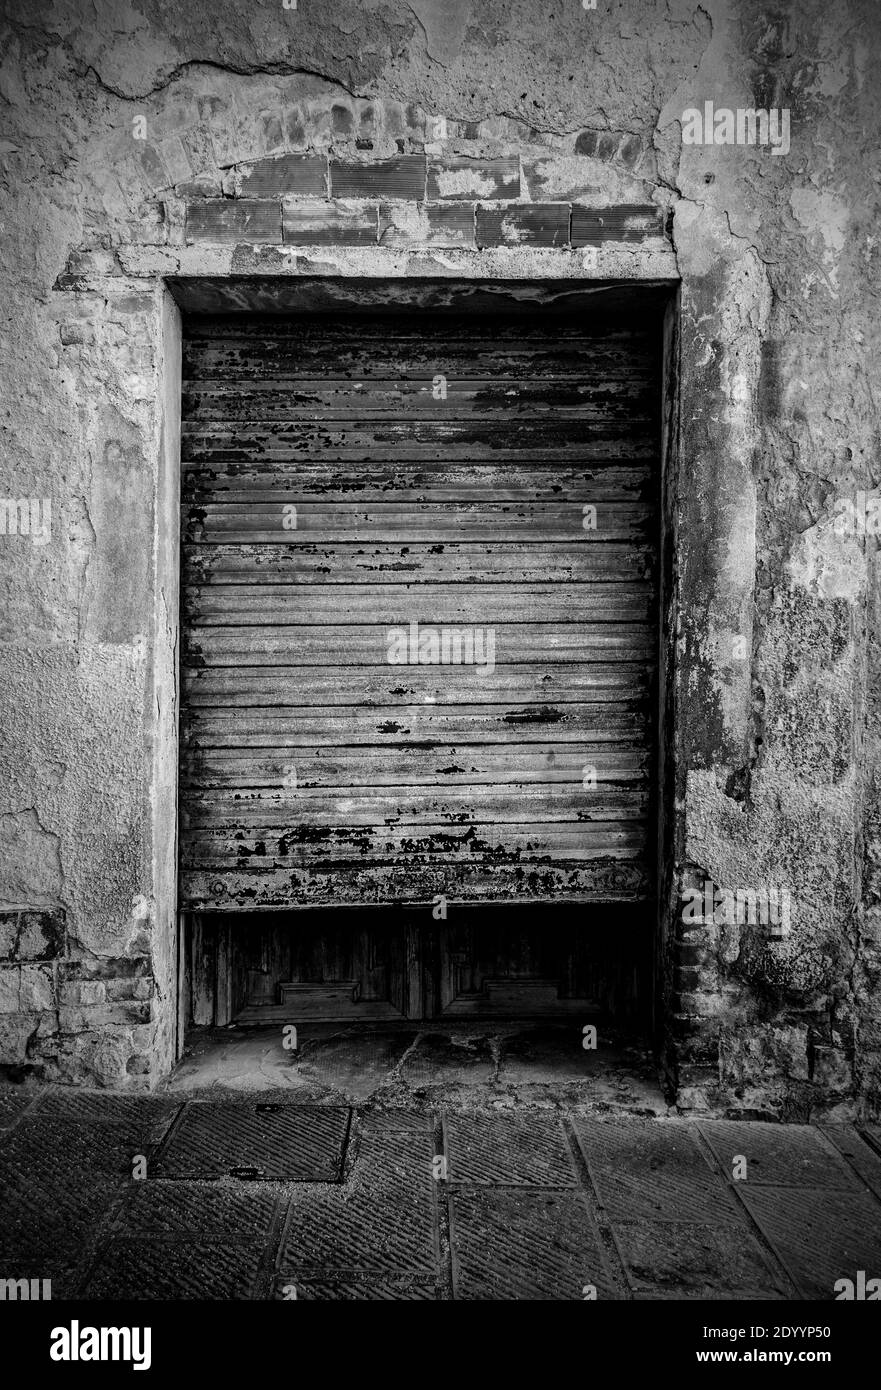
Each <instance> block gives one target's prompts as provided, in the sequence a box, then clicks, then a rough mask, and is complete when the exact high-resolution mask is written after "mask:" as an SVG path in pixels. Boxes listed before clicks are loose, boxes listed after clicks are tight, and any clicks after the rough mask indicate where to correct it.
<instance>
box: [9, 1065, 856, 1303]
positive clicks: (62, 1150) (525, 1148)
mask: <svg viewBox="0 0 881 1390" xmlns="http://www.w3.org/2000/svg"><path fill="white" fill-rule="evenodd" d="M29 1089H30V1088H29ZM0 1094H2V1092H0ZM23 1099H26V1104H25V1105H24V1106H23V1105H22V1103H21V1102H22V1100H23ZM33 1099H34V1093H33V1091H31V1092H30V1094H28V1095H27V1096H25V1094H24V1092H21V1093H18V1094H14V1095H13V1103H12V1104H10V1105H9V1106H8V1107H7V1114H8V1115H11V1116H12V1119H11V1122H10V1123H9V1125H8V1126H7V1127H6V1128H2V1127H0V1278H3V1279H6V1278H14V1279H22V1278H28V1279H30V1278H39V1279H44V1278H50V1279H51V1280H52V1287H53V1295H54V1296H55V1297H56V1298H60V1297H64V1296H74V1295H76V1294H77V1293H78V1292H82V1291H83V1290H86V1292H87V1293H88V1296H89V1297H91V1298H105V1297H133V1298H151V1297H155V1298H172V1299H178V1298H180V1299H218V1298H257V1299H263V1298H276V1299H284V1298H285V1292H284V1290H285V1286H286V1285H288V1286H293V1287H294V1288H295V1290H296V1296H297V1298H298V1299H299V1298H305V1299H307V1300H310V1301H316V1300H318V1301H328V1300H332V1301H352V1300H358V1299H365V1300H369V1301H395V1300H400V1301H412V1300H418V1301H432V1300H435V1299H441V1300H445V1299H449V1298H450V1297H452V1296H455V1297H456V1298H459V1299H464V1300H471V1301H473V1300H478V1301H485V1300H495V1299H501V1300H508V1299H533V1298H537V1299H542V1300H556V1299H562V1300H564V1301H570V1300H572V1299H582V1298H583V1297H584V1292H583V1291H584V1286H585V1285H591V1284H592V1285H594V1286H596V1289H597V1296H598V1297H599V1298H617V1299H621V1298H632V1299H636V1300H639V1301H649V1300H659V1299H677V1300H680V1299H707V1300H720V1299H735V1300H739V1299H752V1298H755V1299H762V1300H775V1299H777V1300H779V1299H783V1300H790V1301H791V1300H799V1299H801V1298H822V1299H829V1298H832V1297H834V1292H833V1288H834V1284H835V1282H836V1281H837V1280H839V1279H844V1278H849V1279H854V1280H855V1279H856V1277H857V1275H858V1273H859V1271H860V1270H863V1271H865V1277H866V1278H875V1277H881V1152H879V1151H878V1150H876V1149H875V1148H874V1147H873V1142H871V1141H873V1139H874V1137H876V1136H874V1134H873V1133H872V1132H869V1131H867V1130H865V1129H863V1130H862V1132H859V1133H858V1132H857V1130H856V1129H854V1128H853V1127H848V1126H829V1127H827V1129H828V1132H827V1133H823V1132H821V1131H820V1130H819V1129H817V1128H808V1127H804V1126H795V1125H771V1124H767V1123H764V1122H762V1123H756V1122H749V1121H748V1122H736V1121H717V1120H704V1121H700V1122H695V1121H687V1120H680V1119H675V1120H671V1119H651V1118H641V1117H638V1116H634V1115H632V1114H630V1115H621V1114H618V1115H614V1116H607V1117H602V1118H600V1117H588V1116H586V1115H585V1114H583V1113H582V1114H578V1113H573V1112H572V1111H571V1110H567V1109H566V1107H565V1106H561V1107H559V1108H557V1109H550V1108H544V1107H536V1108H529V1107H525V1106H523V1105H520V1104H518V1105H517V1106H512V1107H511V1108H505V1109H501V1108H499V1109H486V1108H482V1109H476V1108H473V1107H472V1108H471V1109H468V1110H464V1109H461V1108H458V1107H452V1106H448V1108H447V1111H446V1114H445V1115H441V1114H439V1113H437V1112H435V1111H434V1110H432V1109H431V1107H430V1106H429V1105H427V1104H425V1103H423V1104H422V1105H421V1106H420V1108H418V1109H417V1108H413V1101H412V1097H411V1098H410V1100H409V1101H408V1105H409V1108H402V1109H397V1110H394V1109H388V1108H378V1107H377V1108H373V1109H371V1108H368V1109H367V1110H364V1111H362V1112H360V1113H359V1114H356V1115H354V1116H353V1117H352V1118H351V1122H350V1115H349V1111H348V1108H347V1107H342V1106H338V1105H311V1106H308V1107H307V1106H303V1105H302V1104H295V1103H294V1102H293V1100H292V1097H291V1094H290V1092H285V1091H283V1090H282V1091H279V1090H278V1089H276V1090H269V1091H261V1092H259V1093H257V1092H251V1093H249V1094H248V1093H240V1094H239V1093H237V1094H235V1095H233V1096H226V1095H225V1096H224V1098H223V1102H222V1103H221V1102H219V1100H218V1097H217V1093H216V1092H214V1093H212V1099H211V1100H210V1101H207V1102H206V1101H187V1100H186V1097H185V1096H183V1095H178V1096H174V1097H169V1096H167V1095H166V1096H160V1097H156V1096H137V1097H136V1096H114V1095H112V1094H104V1093H76V1092H69V1093H63V1092H59V1091H46V1092H44V1093H43V1094H41V1095H38V1096H37V1101H36V1104H32V1101H33ZM190 1116H193V1117H194V1128H193V1130H192V1131H188V1128H187V1124H185V1123H184V1121H185V1120H186V1119H187V1118H188V1117H190ZM279 1117H280V1118H279ZM258 1122H259V1123H258ZM181 1131H183V1137H184V1139H185V1140H186V1143H184V1144H182V1145H181V1146H180V1148H179V1149H178V1150H177V1152H176V1151H175V1148H174V1144H173V1140H174V1137H175V1135H176V1134H178V1133H180V1132H181ZM573 1133H574V1135H575V1136H576V1137H577V1148H576V1146H575V1140H574V1139H573V1140H571V1141H570V1137H569V1136H570V1135H571V1134H573ZM255 1134H256V1135H257V1142H256V1144H255V1142H254V1135H255ZM163 1135H164V1136H165V1137H164V1139H162V1136H163ZM157 1139H161V1148H160V1149H159V1151H158V1155H157V1157H158V1159H159V1160H161V1159H162V1158H163V1157H164V1158H165V1159H166V1161H168V1159H169V1155H170V1162H169V1169H170V1171H171V1172H172V1173H177V1172H185V1173H186V1176H177V1175H175V1176H173V1177H163V1176H161V1175H157V1171H158V1173H159V1174H161V1171H162V1170H161V1167H159V1165H158V1163H157V1162H155V1161H154V1154H155V1153H156V1151H155V1150H154V1149H153V1147H152V1145H153V1144H154V1143H155V1142H156V1141H157ZM197 1141H202V1149H201V1154H202V1157H201V1158H200V1159H199V1162H198V1163H196V1164H192V1163H189V1161H188V1146H189V1145H195V1147H196V1148H197V1149H198V1143H197ZM138 1153H143V1154H145V1155H146V1156H147V1159H148V1177H147V1179H146V1180H144V1181H138V1180H134V1179H133V1175H132V1160H133V1157H134V1155H135V1154H138ZM206 1154H207V1161H206V1159H205V1155H206ZM737 1154H743V1155H744V1156H745V1157H746V1158H747V1179H746V1180H745V1181H733V1180H732V1177H731V1161H732V1159H733V1157H734V1156H735V1155H737ZM439 1156H445V1157H446V1158H447V1160H448V1171H447V1180H445V1179H444V1176H443V1172H442V1171H438V1170H437V1167H436V1164H435V1160H436V1159H437V1157H439ZM243 1159H244V1160H245V1162H247V1160H248V1159H250V1160H251V1163H252V1164H253V1166H252V1167H245V1168H243V1169H240V1170H239V1171H240V1172H241V1173H242V1176H241V1177H230V1176H228V1175H227V1174H228V1170H229V1168H230V1166H232V1167H235V1168H238V1165H239V1163H241V1162H242V1160H243ZM200 1163H201V1164H202V1169H201V1171H203V1172H204V1171H205V1168H206V1167H207V1170H208V1171H207V1174H206V1176H205V1177H203V1178H197V1177H195V1176H194V1174H195V1172H196V1171H199V1164H200ZM258 1166H259V1167H260V1169H261V1171H263V1172H264V1173H267V1176H266V1177H264V1178H262V1179H261V1180H259V1181H254V1180H252V1179H251V1178H250V1177H248V1176H246V1174H250V1173H253V1172H255V1170H256V1169H257V1168H258ZM167 1171H168V1170H167ZM272 1172H274V1173H276V1174H278V1175H279V1176H277V1177H275V1178H270V1177H269V1173H272ZM873 1194H878V1195H873Z"/></svg>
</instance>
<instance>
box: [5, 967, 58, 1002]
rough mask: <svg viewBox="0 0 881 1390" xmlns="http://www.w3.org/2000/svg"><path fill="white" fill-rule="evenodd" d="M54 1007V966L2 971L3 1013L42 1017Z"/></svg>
mask: <svg viewBox="0 0 881 1390" xmlns="http://www.w3.org/2000/svg"><path fill="white" fill-rule="evenodd" d="M54 1008H55V987H54V980H53V976H52V968H51V966H45V965H6V966H3V967H2V968H0V1014H39V1013H43V1012H45V1011H47V1010H52V1009H54Z"/></svg>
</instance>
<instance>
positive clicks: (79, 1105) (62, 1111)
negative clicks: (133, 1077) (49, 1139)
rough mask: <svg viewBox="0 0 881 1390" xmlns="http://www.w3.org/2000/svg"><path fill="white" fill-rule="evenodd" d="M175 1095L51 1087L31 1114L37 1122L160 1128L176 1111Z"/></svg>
mask: <svg viewBox="0 0 881 1390" xmlns="http://www.w3.org/2000/svg"><path fill="white" fill-rule="evenodd" d="M180 1104H181V1102H180V1100H179V1099H178V1098H177V1097H176V1096H166V1095H161V1096H154V1095H149V1096H129V1095H116V1094H114V1093H113V1092H111V1093H109V1094H108V1092H106V1091H83V1090H80V1089H79V1088H77V1087H72V1086H65V1087H54V1088H53V1089H51V1090H47V1091H44V1092H43V1093H42V1094H41V1096H40V1101H39V1105H38V1107H37V1110H36V1112H35V1114H36V1116H37V1117H38V1118H39V1119H41V1120H48V1119H58V1120H64V1119H68V1120H77V1121H79V1122H81V1123H84V1124H85V1123H88V1124H104V1123H111V1124H117V1123H119V1122H120V1121H121V1120H125V1121H128V1122H130V1123H131V1122H136V1123H137V1122H139V1123H140V1124H141V1125H142V1126H143V1128H144V1129H146V1130H153V1129H156V1128H160V1127H161V1126H162V1122H163V1121H164V1120H169V1119H170V1118H171V1116H172V1115H173V1114H174V1113H175V1111H176V1110H179V1109H180Z"/></svg>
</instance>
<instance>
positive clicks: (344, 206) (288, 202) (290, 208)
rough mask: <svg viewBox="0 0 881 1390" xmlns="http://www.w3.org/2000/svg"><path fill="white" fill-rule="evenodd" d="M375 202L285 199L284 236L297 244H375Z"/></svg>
mask: <svg viewBox="0 0 881 1390" xmlns="http://www.w3.org/2000/svg"><path fill="white" fill-rule="evenodd" d="M377 214H378V209H377V204H376V203H360V202H356V203H341V202H339V201H336V202H329V201H327V200H325V199H318V198H315V199H303V200H296V201H295V200H292V199H287V198H286V199H285V202H284V239H285V241H286V242H290V243H292V244H294V245H298V246H303V245H306V246H368V245H369V246H375V245H376V239H377Z"/></svg>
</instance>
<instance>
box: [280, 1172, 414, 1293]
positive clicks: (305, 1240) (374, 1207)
mask: <svg viewBox="0 0 881 1390" xmlns="http://www.w3.org/2000/svg"><path fill="white" fill-rule="evenodd" d="M431 1195H432V1194H431V1193H429V1197H428V1200H426V1197H425V1195H424V1193H423V1192H422V1190H419V1191H417V1192H415V1193H410V1192H407V1191H405V1190H403V1189H398V1190H397V1191H392V1192H391V1193H387V1192H380V1191H378V1190H374V1189H371V1188H370V1187H364V1188H359V1189H356V1190H355V1191H353V1192H351V1193H343V1192H324V1193H311V1192H310V1193H305V1192H304V1193H298V1194H296V1195H295V1197H294V1200H293V1201H292V1203H291V1209H290V1212H289V1215H288V1222H287V1227H286V1230H285V1235H284V1241H283V1246H282V1252H281V1257H280V1260H279V1271H280V1273H281V1274H284V1275H296V1274H298V1273H307V1272H311V1273H314V1274H319V1273H324V1274H326V1275H329V1274H331V1273H334V1272H335V1273H339V1274H348V1273H353V1272H355V1271H360V1272H370V1271H374V1272H377V1273H386V1274H403V1273H407V1272H412V1273H419V1272H421V1273H425V1274H432V1275H433V1274H434V1272H435V1268H436V1261H437V1236H436V1229H435V1220H434V1203H433V1201H432V1200H431Z"/></svg>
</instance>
